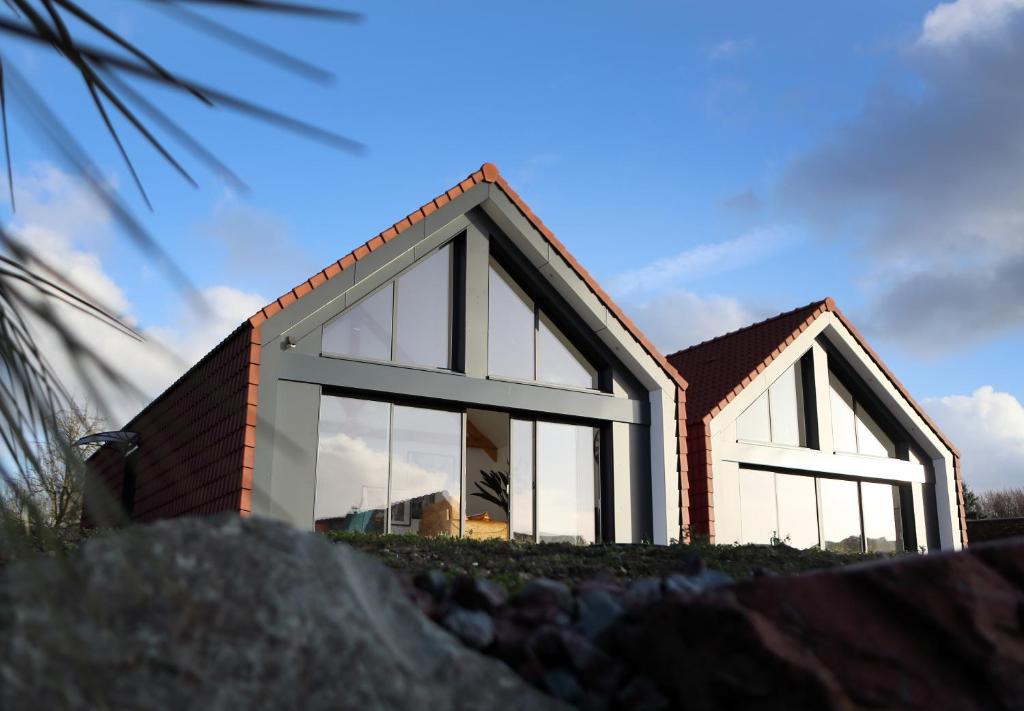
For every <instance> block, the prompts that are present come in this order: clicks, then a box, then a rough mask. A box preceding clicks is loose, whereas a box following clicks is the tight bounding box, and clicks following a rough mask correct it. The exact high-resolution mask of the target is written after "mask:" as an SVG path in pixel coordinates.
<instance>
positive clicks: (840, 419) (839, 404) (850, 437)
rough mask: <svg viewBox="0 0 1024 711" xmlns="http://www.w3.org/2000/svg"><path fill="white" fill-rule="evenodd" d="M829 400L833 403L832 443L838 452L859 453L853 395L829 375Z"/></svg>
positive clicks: (834, 377) (833, 376)
mask: <svg viewBox="0 0 1024 711" xmlns="http://www.w3.org/2000/svg"><path fill="white" fill-rule="evenodd" d="M828 386H829V387H828V392H829V400H830V401H831V403H832V442H833V448H834V449H835V451H837V452H847V453H850V454H853V453H856V451H857V426H856V418H855V417H854V415H853V395H851V394H850V391H849V390H847V389H846V388H845V387H843V384H842V383H840V382H839V380H838V379H837V378H836V376H835V375H833V374H832V373H831V372H830V373H829V374H828Z"/></svg>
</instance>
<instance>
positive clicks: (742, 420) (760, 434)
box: [736, 392, 772, 442]
mask: <svg viewBox="0 0 1024 711" xmlns="http://www.w3.org/2000/svg"><path fill="white" fill-rule="evenodd" d="M736 439H740V440H747V441H748V442H771V441H772V430H771V421H770V420H769V419H768V393H767V392H764V393H761V395H760V396H759V397H758V398H757V399H756V400H754V402H752V403H751V404H750V406H749V407H748V408H747V409H746V410H744V411H743V413H742V414H741V415H740V416H739V417H737V418H736Z"/></svg>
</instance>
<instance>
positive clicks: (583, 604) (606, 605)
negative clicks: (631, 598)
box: [573, 588, 625, 640]
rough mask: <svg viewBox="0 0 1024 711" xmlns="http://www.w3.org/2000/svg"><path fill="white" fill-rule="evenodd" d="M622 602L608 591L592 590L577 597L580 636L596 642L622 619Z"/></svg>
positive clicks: (574, 625) (577, 620)
mask: <svg viewBox="0 0 1024 711" xmlns="http://www.w3.org/2000/svg"><path fill="white" fill-rule="evenodd" d="M624 611H625V608H624V607H623V604H622V602H621V601H620V600H619V599H618V598H617V597H616V596H615V595H613V594H612V593H611V592H610V591H608V590H602V589H599V588H590V589H587V590H584V591H583V592H581V593H580V594H579V595H577V596H576V622H575V623H574V624H573V627H574V629H576V630H577V631H578V632H579V633H580V634H582V635H583V636H584V637H586V638H587V639H590V640H595V639H597V638H598V637H600V636H601V635H602V634H603V633H604V632H606V631H607V630H608V629H610V628H611V627H613V626H614V625H615V623H616V622H618V621H619V618H621V617H622V614H623V612H624Z"/></svg>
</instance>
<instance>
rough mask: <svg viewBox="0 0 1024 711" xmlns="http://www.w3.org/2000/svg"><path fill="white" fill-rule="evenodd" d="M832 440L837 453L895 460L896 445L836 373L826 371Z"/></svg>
mask: <svg viewBox="0 0 1024 711" xmlns="http://www.w3.org/2000/svg"><path fill="white" fill-rule="evenodd" d="M828 384H829V402H830V404H831V407H832V441H833V448H834V449H835V451H837V452H846V453H850V454H870V455H872V456H875V457H889V458H890V459H895V458H896V444H895V443H894V442H893V441H892V438H891V437H889V435H887V434H886V433H885V432H884V431H883V430H882V428H881V427H879V426H878V423H877V422H875V420H874V419H873V418H872V417H871V415H869V414H868V413H867V412H866V411H865V410H864V407H863V406H862V405H861V404H860V403H859V402H857V401H856V400H855V398H854V397H853V395H852V394H851V393H850V391H849V390H848V389H847V388H846V386H845V385H843V384H842V383H841V382H840V381H839V378H837V377H836V375H835V373H832V372H829V374H828Z"/></svg>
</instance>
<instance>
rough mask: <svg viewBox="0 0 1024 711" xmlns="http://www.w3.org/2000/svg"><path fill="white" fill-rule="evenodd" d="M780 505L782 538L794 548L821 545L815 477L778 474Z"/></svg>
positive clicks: (777, 492) (780, 534)
mask: <svg viewBox="0 0 1024 711" xmlns="http://www.w3.org/2000/svg"><path fill="white" fill-rule="evenodd" d="M775 494H776V496H777V497H778V506H779V538H781V539H782V541H783V542H784V543H786V544H788V545H790V546H793V547H794V548H812V547H814V546H816V545H818V543H819V541H818V497H817V494H816V493H815V490H814V477H809V476H794V475H792V474H776V475H775Z"/></svg>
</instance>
